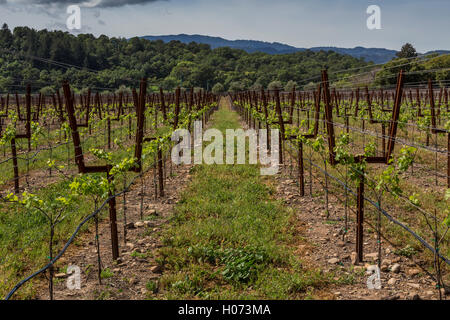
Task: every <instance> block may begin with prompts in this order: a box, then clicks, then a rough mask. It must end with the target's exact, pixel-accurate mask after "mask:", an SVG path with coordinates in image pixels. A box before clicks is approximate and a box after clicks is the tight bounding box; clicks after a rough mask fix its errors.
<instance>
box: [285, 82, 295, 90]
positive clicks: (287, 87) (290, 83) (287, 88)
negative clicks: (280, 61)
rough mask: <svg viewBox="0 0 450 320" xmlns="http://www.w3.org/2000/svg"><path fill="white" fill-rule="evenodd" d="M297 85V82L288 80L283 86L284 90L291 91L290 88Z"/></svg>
mask: <svg viewBox="0 0 450 320" xmlns="http://www.w3.org/2000/svg"><path fill="white" fill-rule="evenodd" d="M296 87H297V82H295V81H292V80H289V81H288V83H286V85H285V86H284V91H292V89H294V88H296Z"/></svg>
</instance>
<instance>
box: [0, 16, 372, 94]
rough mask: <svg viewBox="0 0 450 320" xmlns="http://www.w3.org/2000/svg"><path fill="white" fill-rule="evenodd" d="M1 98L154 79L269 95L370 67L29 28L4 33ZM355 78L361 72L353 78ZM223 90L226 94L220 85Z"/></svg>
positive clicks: (0, 34) (342, 60)
mask: <svg viewBox="0 0 450 320" xmlns="http://www.w3.org/2000/svg"><path fill="white" fill-rule="evenodd" d="M0 48H1V49H0V91H1V92H11V91H15V90H17V91H22V90H23V85H24V84H25V83H29V82H32V85H33V88H34V90H37V89H41V88H44V87H47V86H50V87H53V88H55V86H58V84H60V83H61V81H62V80H63V79H68V80H69V81H70V83H71V84H72V85H73V86H75V87H76V88H78V89H82V88H84V87H91V88H98V89H99V90H110V88H117V87H119V86H120V85H126V86H131V85H133V86H135V85H136V82H135V80H136V79H139V78H141V77H147V78H149V82H150V83H151V84H152V85H153V86H154V87H155V88H156V86H162V87H163V88H164V89H172V88H174V87H175V86H183V87H202V88H205V89H206V88H209V89H211V88H212V87H213V86H214V85H216V84H218V83H220V84H221V85H223V88H224V90H240V89H247V88H250V87H254V88H255V87H258V86H263V87H267V86H268V85H269V83H270V82H272V81H276V80H278V81H280V82H281V84H282V85H285V84H286V83H287V82H288V81H290V80H292V81H295V82H297V83H298V84H299V85H301V86H303V85H305V84H307V83H308V82H309V80H308V79H310V78H311V77H317V75H318V74H320V70H321V69H322V68H324V67H329V69H330V71H333V70H335V71H337V70H342V69H349V68H355V67H362V66H366V65H367V63H366V62H364V61H362V60H358V59H356V58H353V57H351V56H348V55H340V54H337V53H335V52H331V51H329V52H325V51H321V52H312V51H305V52H297V53H292V54H286V55H269V54H265V53H252V54H249V53H247V52H245V51H243V50H237V49H230V48H217V49H214V50H212V49H211V48H210V46H209V45H205V44H196V43H190V44H183V43H181V42H178V41H172V42H170V43H164V42H163V41H148V40H145V39H140V38H137V37H136V38H132V39H130V40H126V39H123V38H122V39H120V38H109V37H107V36H104V35H102V36H100V37H98V38H96V37H94V36H93V35H90V34H80V35H78V36H74V35H72V34H69V33H67V32H62V31H47V30H40V31H36V30H34V29H30V28H28V27H16V28H15V29H14V30H13V31H11V30H9V28H8V26H7V25H6V24H4V25H3V27H2V29H1V31H0ZM353 71H354V72H357V71H358V70H357V69H356V70H353ZM218 87H219V88H220V87H221V86H220V85H218Z"/></svg>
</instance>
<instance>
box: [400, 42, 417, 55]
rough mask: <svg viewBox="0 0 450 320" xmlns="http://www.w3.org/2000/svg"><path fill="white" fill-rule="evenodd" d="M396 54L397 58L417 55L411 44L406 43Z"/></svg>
mask: <svg viewBox="0 0 450 320" xmlns="http://www.w3.org/2000/svg"><path fill="white" fill-rule="evenodd" d="M396 55H397V57H398V58H414V57H417V51H416V49H415V48H414V47H413V46H412V44H410V43H406V44H404V45H403V47H402V49H401V50H400V51H399V52H397V54H396Z"/></svg>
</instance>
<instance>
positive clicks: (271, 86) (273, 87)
mask: <svg viewBox="0 0 450 320" xmlns="http://www.w3.org/2000/svg"><path fill="white" fill-rule="evenodd" d="M282 88H283V84H282V83H281V81H278V80H275V81H272V82H271V83H269V86H268V89H269V90H276V89H278V90H280V89H282Z"/></svg>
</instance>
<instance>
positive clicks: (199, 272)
mask: <svg viewBox="0 0 450 320" xmlns="http://www.w3.org/2000/svg"><path fill="white" fill-rule="evenodd" d="M211 123H212V125H211V127H213V128H217V129H219V130H221V131H222V132H225V130H226V129H236V128H240V127H241V126H240V122H239V116H238V115H237V113H235V112H233V111H231V110H230V108H229V106H228V101H226V100H225V99H223V100H222V102H221V106H220V109H219V111H218V112H216V113H215V115H214V117H213V119H212V122H211ZM274 181H275V179H273V177H263V176H261V175H260V171H259V168H258V166H257V165H199V166H196V167H194V169H193V179H192V183H191V185H190V186H189V187H188V188H187V190H185V191H184V193H183V195H182V199H181V201H180V202H179V203H178V204H177V206H176V208H175V212H174V216H173V219H172V222H171V223H170V225H169V227H168V228H167V229H166V230H165V231H164V232H163V243H164V247H163V248H162V249H161V251H160V258H159V259H160V261H159V262H160V263H161V264H162V265H163V266H164V274H163V276H162V278H161V279H160V281H159V289H160V290H159V292H160V294H158V295H157V297H158V298H168V299H182V298H183V299H302V298H318V297H319V296H320V295H322V297H323V293H320V291H322V290H321V289H323V288H324V287H326V286H328V285H329V284H330V283H332V282H336V281H339V280H333V274H331V273H329V274H323V273H322V272H321V271H320V270H314V269H311V268H308V267H307V266H306V265H304V262H303V261H302V260H301V257H299V256H297V255H296V254H295V251H296V248H297V247H298V245H299V244H300V243H302V242H303V243H304V241H303V240H302V239H301V238H300V237H299V236H298V232H296V228H297V227H298V225H297V226H296V222H295V218H294V214H293V212H292V210H290V209H289V208H288V207H284V206H283V205H282V203H281V202H280V201H278V200H276V199H274V196H273V195H274V193H275V185H274V184H275V182H274Z"/></svg>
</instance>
